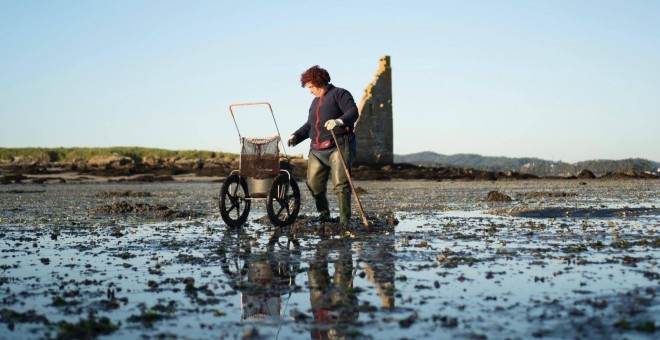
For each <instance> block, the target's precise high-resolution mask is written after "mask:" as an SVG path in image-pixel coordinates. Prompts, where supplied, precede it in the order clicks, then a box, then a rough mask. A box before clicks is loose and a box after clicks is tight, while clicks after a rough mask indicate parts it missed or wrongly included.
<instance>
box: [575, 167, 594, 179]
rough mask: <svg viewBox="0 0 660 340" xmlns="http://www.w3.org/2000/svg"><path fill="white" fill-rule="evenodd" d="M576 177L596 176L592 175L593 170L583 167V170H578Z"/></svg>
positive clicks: (587, 177) (589, 177) (591, 177)
mask: <svg viewBox="0 0 660 340" xmlns="http://www.w3.org/2000/svg"><path fill="white" fill-rule="evenodd" d="M577 178H578V179H594V178H596V175H594V173H593V172H591V171H589V170H587V169H584V170H582V171H580V173H579V174H578V175H577Z"/></svg>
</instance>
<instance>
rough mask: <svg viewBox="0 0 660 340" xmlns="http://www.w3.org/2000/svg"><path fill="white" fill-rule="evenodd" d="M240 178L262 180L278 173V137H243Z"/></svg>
mask: <svg viewBox="0 0 660 340" xmlns="http://www.w3.org/2000/svg"><path fill="white" fill-rule="evenodd" d="M242 141H243V143H242V144H243V146H242V148H241V176H244V177H250V178H257V179H264V178H272V177H275V176H277V175H278V174H279V172H280V149H279V147H278V145H279V142H280V137H279V136H274V137H268V138H247V137H243V138H242Z"/></svg>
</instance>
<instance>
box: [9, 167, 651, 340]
mask: <svg viewBox="0 0 660 340" xmlns="http://www.w3.org/2000/svg"><path fill="white" fill-rule="evenodd" d="M355 185H356V186H357V187H358V191H359V193H360V199H361V201H362V204H363V206H364V208H365V211H366V213H367V215H368V218H369V220H370V221H371V222H372V228H371V230H370V231H367V230H365V228H364V226H363V225H362V222H361V219H360V218H359V216H357V215H358V212H357V209H354V217H353V221H352V224H351V226H349V228H346V229H338V227H337V226H336V225H335V224H333V223H324V224H319V223H317V222H315V221H314V219H313V217H314V215H315V214H314V211H313V202H312V199H311V197H310V196H309V193H308V191H307V190H301V194H302V202H303V206H302V207H301V215H300V216H299V218H298V220H297V221H296V223H294V225H292V226H291V227H287V228H283V229H278V228H276V227H274V226H272V225H269V224H268V219H267V218H266V217H265V216H266V207H265V204H262V203H260V202H253V204H252V210H251V212H250V215H249V219H248V223H247V224H246V225H244V227H243V228H241V229H230V228H228V227H227V226H226V225H225V224H224V223H223V222H222V220H221V218H220V214H219V210H218V204H217V196H218V192H219V189H220V183H210V182H189V183H184V182H152V183H128V182H121V183H66V184H49V185H38V184H23V185H21V184H8V185H4V186H2V187H0V244H2V247H1V248H0V249H1V250H0V337H3V338H53V337H61V338H65V337H74V338H80V337H104V338H138V337H166V338H170V337H171V338H176V337H181V338H217V337H220V338H236V337H244V336H246V337H260V336H261V337H264V338H282V339H290V338H307V337H311V338H326V337H335V336H336V337H361V338H414V337H424V338H482V339H485V338H531V337H552V338H593V337H598V338H649V339H650V338H655V337H656V336H657V333H656V332H657V330H656V329H657V327H658V325H660V303H659V301H658V297H657V295H658V293H659V292H660V271H659V268H658V254H659V252H658V249H659V248H660V236H658V228H659V227H660V181H657V180H642V179H634V180H584V181H569V180H536V179H529V180H524V181H514V180H512V181H426V180H402V181H399V180H392V181H369V180H356V181H355ZM301 187H304V185H303V183H301ZM490 192H497V193H501V194H503V195H506V196H508V197H509V198H510V199H511V200H502V201H495V202H492V201H488V200H487V197H488V194H489V193H490ZM329 198H330V201H331V202H330V204H331V207H336V201H335V200H334V197H332V195H330V197H329ZM354 207H355V205H354ZM333 215H335V216H336V215H337V211H333Z"/></svg>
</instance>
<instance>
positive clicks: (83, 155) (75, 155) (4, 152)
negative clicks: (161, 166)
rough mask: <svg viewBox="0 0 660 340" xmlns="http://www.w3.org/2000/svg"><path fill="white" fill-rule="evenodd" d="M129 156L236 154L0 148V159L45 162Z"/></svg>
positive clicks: (164, 156)
mask: <svg viewBox="0 0 660 340" xmlns="http://www.w3.org/2000/svg"><path fill="white" fill-rule="evenodd" d="M111 155H116V156H120V157H129V158H132V159H133V160H141V159H142V158H143V157H147V158H149V157H154V158H185V159H209V158H216V159H219V158H230V159H235V158H237V157H238V155H236V154H230V153H224V152H214V151H203V150H165V149H152V148H141V147H110V148H0V160H2V161H14V160H17V159H21V158H23V159H31V160H34V161H39V162H42V163H46V162H72V161H76V160H89V159H90V158H92V157H96V156H111Z"/></svg>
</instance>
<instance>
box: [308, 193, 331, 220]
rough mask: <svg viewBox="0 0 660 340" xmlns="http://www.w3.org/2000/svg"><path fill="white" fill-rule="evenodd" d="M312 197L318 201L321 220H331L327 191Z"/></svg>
mask: <svg viewBox="0 0 660 340" xmlns="http://www.w3.org/2000/svg"><path fill="white" fill-rule="evenodd" d="M312 197H314V202H316V211H318V212H319V222H328V221H330V206H329V204H328V197H327V196H326V194H325V192H323V193H320V194H318V195H312Z"/></svg>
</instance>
